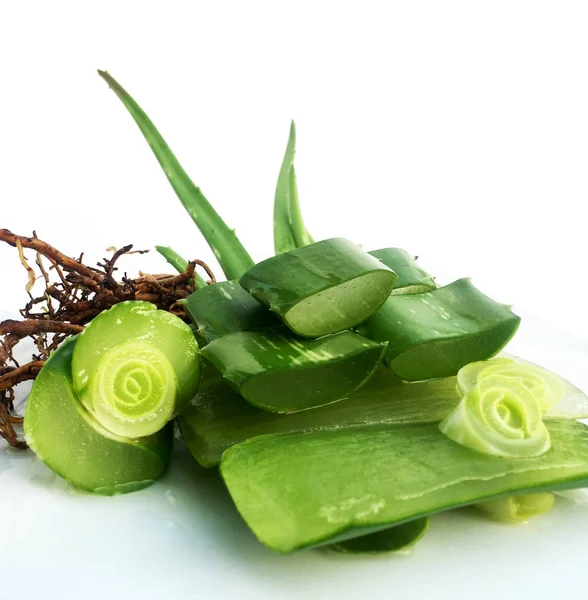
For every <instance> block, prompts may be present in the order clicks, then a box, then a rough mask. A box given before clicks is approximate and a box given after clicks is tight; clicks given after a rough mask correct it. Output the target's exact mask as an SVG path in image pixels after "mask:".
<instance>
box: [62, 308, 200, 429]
mask: <svg viewBox="0 0 588 600" xmlns="http://www.w3.org/2000/svg"><path fill="white" fill-rule="evenodd" d="M72 378H73V385H74V389H75V391H76V393H77V395H78V396H79V398H80V400H81V402H82V404H83V405H84V407H85V408H86V410H88V412H90V413H91V414H92V415H93V416H94V418H95V419H96V420H97V421H98V422H99V423H100V424H101V425H102V426H103V427H104V428H105V429H107V430H109V431H111V432H112V433H114V434H116V435H119V436H123V437H130V438H138V437H144V436H147V435H150V434H152V433H155V432H156V431H158V430H159V429H161V428H162V427H163V426H164V425H165V424H166V423H167V422H168V421H169V420H170V419H171V418H172V417H173V416H174V415H175V414H176V413H177V412H178V410H179V409H180V407H181V406H183V405H184V404H186V403H187V402H188V400H190V399H191V398H192V396H193V395H194V394H195V393H196V390H197V388H198V381H199V378H200V355H199V349H198V344H197V342H196V339H195V337H194V334H193V333H192V330H191V329H190V327H189V326H188V325H187V324H186V323H184V322H183V321H182V320H181V319H179V318H178V317H176V316H175V315H172V314H171V313H169V312H166V311H163V310H157V308H156V307H155V305H153V304H151V303H149V302H121V303H120V304H116V305H115V306H113V307H112V308H111V309H109V310H107V311H105V312H103V313H101V314H100V315H98V316H97V317H96V318H95V319H93V320H92V321H91V322H90V324H89V325H88V326H87V327H86V329H85V330H84V331H83V332H82V333H81V334H80V335H79V339H78V342H77V344H76V347H75V350H74V353H73V360H72Z"/></svg>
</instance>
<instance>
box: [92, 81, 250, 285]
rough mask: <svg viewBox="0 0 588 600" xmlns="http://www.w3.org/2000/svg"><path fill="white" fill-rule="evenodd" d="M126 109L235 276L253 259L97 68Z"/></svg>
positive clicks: (158, 137) (162, 143)
mask: <svg viewBox="0 0 588 600" xmlns="http://www.w3.org/2000/svg"><path fill="white" fill-rule="evenodd" d="M98 73H99V75H100V76H101V77H102V78H103V79H104V80H105V81H106V82H107V83H108V85H109V86H110V88H111V89H112V90H113V92H114V93H115V94H116V95H117V96H118V97H119V99H120V100H121V102H122V103H123V104H124V106H125V108H126V109H127V110H128V111H129V113H130V114H131V116H132V117H133V119H134V120H135V123H136V124H137V125H138V126H139V129H140V130H141V133H142V134H143V135H144V136H145V139H146V140H147V143H148V144H149V146H150V147H151V150H153V154H155V157H156V158H157V160H158V162H159V164H160V165H161V168H162V169H163V172H164V173H165V175H166V176H167V178H168V180H169V182H170V184H171V186H172V188H173V189H174V191H175V192H176V194H177V196H178V198H179V199H180V202H181V203H182V204H183V205H184V208H185V209H186V210H187V211H188V214H189V215H190V216H191V217H192V220H193V221H194V223H195V224H196V226H197V227H198V229H200V231H201V233H202V235H203V236H204V238H205V239H206V241H207V242H208V245H209V246H210V248H211V249H212V251H213V252H214V255H215V256H216V258H217V260H218V262H219V264H220V266H221V268H222V270H223V271H224V273H225V275H226V276H227V279H238V278H239V277H241V275H243V273H245V271H247V270H248V269H250V268H251V267H252V266H253V265H254V262H253V260H252V259H251V257H250V256H249V254H248V253H247V251H246V250H245V248H244V247H243V246H242V244H241V242H240V241H239V239H238V238H237V236H236V235H235V232H234V230H232V229H231V228H229V227H228V226H227V225H226V223H225V222H224V221H223V220H222V219H221V217H220V216H219V214H218V213H217V212H216V211H215V210H214V208H213V207H212V206H211V204H210V203H209V202H208V200H207V199H206V198H205V197H204V194H203V193H202V192H201V191H200V188H199V187H197V186H196V185H194V183H193V182H192V180H191V179H190V177H188V175H187V173H186V171H184V169H183V168H182V166H181V165H180V163H179V162H178V159H177V158H176V157H175V156H174V154H173V152H172V151H171V149H170V147H169V146H168V145H167V143H166V141H165V140H164V139H163V137H162V136H161V134H160V133H159V131H158V130H157V128H156V127H155V125H154V124H153V123H152V122H151V119H149V117H148V116H147V115H146V114H145V112H144V111H143V109H142V108H141V107H140V106H139V105H138V104H137V103H136V102H135V100H133V98H132V97H131V96H130V95H129V94H128V92H127V91H126V90H125V89H124V88H123V87H122V86H121V85H120V84H119V83H118V82H117V81H116V80H115V79H114V77H112V75H110V74H109V73H107V72H106V71H98Z"/></svg>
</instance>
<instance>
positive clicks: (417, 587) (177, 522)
mask: <svg viewBox="0 0 588 600" xmlns="http://www.w3.org/2000/svg"><path fill="white" fill-rule="evenodd" d="M523 323H524V324H523V326H522V328H521V331H520V332H519V335H518V336H517V338H516V339H515V341H514V342H513V344H512V345H511V346H509V351H511V352H513V353H516V354H520V355H523V356H525V357H526V358H528V359H530V360H533V361H536V362H538V363H540V364H542V365H544V366H546V367H548V368H552V369H554V370H556V371H558V372H560V373H561V374H562V375H564V376H566V377H569V379H570V380H571V381H573V382H574V383H575V384H576V385H578V386H580V387H582V388H583V389H587V388H588V378H587V377H588V374H587V373H586V372H585V365H586V364H588V344H586V343H585V342H583V341H581V340H575V339H572V338H569V337H567V336H561V335H559V334H558V333H557V332H556V331H554V330H553V329H551V328H549V326H547V325H545V324H543V323H540V322H538V321H535V320H533V319H529V318H527V319H524V321H523ZM0 515H2V516H1V517H0V518H1V519H2V521H1V532H2V534H1V536H0V559H1V560H0V580H2V582H3V586H4V587H3V588H1V590H0V599H1V600H4V599H5V598H6V599H9V598H14V599H17V598H18V599H19V600H28V599H33V598H34V599H35V600H37V599H38V598H49V599H52V598H56V599H57V598H59V599H60V600H70V599H71V600H74V599H76V600H78V599H79V598H84V600H86V599H88V600H93V599H101V600H102V599H109V600H110V599H113V600H118V599H119V598H120V599H122V598H124V599H135V598H141V600H151V599H160V598H162V597H165V598H174V599H176V598H177V599H182V600H184V599H196V598H211V599H216V598H218V599H224V598H231V599H232V598H235V599H241V598H256V599H265V598H267V599H272V600H273V599H282V598H284V599H299V598H337V599H345V598H369V599H373V598H378V599H379V598H392V597H395V596H397V597H402V599H403V600H405V599H412V598H414V599H427V598H433V597H445V594H447V596H451V597H452V599H461V598H470V597H472V594H473V593H475V597H476V599H477V600H479V599H486V598H488V599H489V598H495V597H498V596H500V597H508V598H514V597H520V598H527V597H533V598H544V597H550V596H553V594H555V593H558V594H561V592H562V591H563V590H569V589H572V587H573V586H575V585H582V580H583V579H584V575H583V573H584V571H585V565H584V558H583V557H584V556H585V555H586V553H587V552H588V536H587V535H586V534H585V532H586V531H588V506H586V505H574V504H573V503H572V502H570V501H567V500H565V499H562V498H560V499H558V503H557V505H556V508H555V509H554V510H553V511H552V512H551V513H550V514H548V515H546V516H545V517H539V518H537V519H535V520H533V521H531V522H530V523H528V524H526V525H521V526H508V525H502V524H498V523H493V522H490V521H487V520H485V519H484V518H483V517H481V516H479V515H478V514H477V513H475V512H474V511H472V510H468V509H464V510H461V511H454V512H453V513H448V514H444V515H439V516H437V517H434V518H433V519H432V524H431V528H430V531H429V533H428V534H427V535H426V536H425V537H424V539H423V540H422V541H421V542H419V544H417V546H416V547H415V548H414V549H413V550H412V551H411V552H410V553H409V554H403V555H398V556H389V557H377V558H373V557H371V558H363V557H361V558H358V557H353V556H345V555H338V554H332V553H329V552H327V551H324V550H322V551H306V552H300V553H298V554H294V555H290V556H281V555H278V554H275V553H273V552H272V551H270V550H268V549H266V548H265V547H263V546H262V545H261V544H260V543H258V542H257V541H256V539H255V538H254V536H253V534H252V533H251V532H250V531H249V530H248V528H247V527H246V526H245V524H244V523H243V522H242V520H241V518H240V517H239V515H238V514H237V512H236V510H235V508H234V506H233V505H232V502H231V500H230V498H229V496H228V494H227V492H226V490H225V488H224V485H223V483H222V481H221V480H220V478H219V476H218V475H217V473H216V471H215V470H211V471H206V470H203V469H201V468H199V467H198V466H197V465H196V464H195V463H194V461H193V460H192V459H191V457H190V456H189V454H188V453H187V451H186V450H185V448H184V447H183V446H182V445H181V444H180V445H179V447H178V448H177V449H176V452H175V456H174V459H173V461H172V465H171V468H170V470H169V472H168V473H167V474H166V476H165V477H164V478H163V479H162V480H161V481H160V482H158V483H156V484H155V485H153V486H152V487H150V488H148V489H146V490H143V491H140V492H136V493H133V494H129V495H125V496H117V497H114V498H104V497H99V496H93V495H90V494H86V493H82V492H78V491H75V490H73V489H72V488H70V487H69V486H68V485H67V484H66V483H65V482H64V481H63V480H61V479H60V478H59V477H58V476H56V475H54V474H53V473H52V472H51V471H50V470H49V469H48V468H47V467H45V466H44V465H43V464H42V463H40V462H39V461H37V460H36V458H35V457H34V456H33V454H32V453H30V452H17V451H13V450H9V449H5V448H4V449H2V450H0ZM506 590H508V592H506ZM505 594H506V595H505Z"/></svg>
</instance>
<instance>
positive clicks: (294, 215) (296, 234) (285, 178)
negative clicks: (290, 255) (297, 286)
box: [274, 121, 314, 254]
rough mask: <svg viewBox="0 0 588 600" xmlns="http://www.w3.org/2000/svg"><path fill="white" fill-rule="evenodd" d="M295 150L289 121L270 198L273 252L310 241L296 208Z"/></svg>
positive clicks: (294, 137)
mask: <svg viewBox="0 0 588 600" xmlns="http://www.w3.org/2000/svg"><path fill="white" fill-rule="evenodd" d="M295 154H296V125H294V121H292V123H291V125H290V136H289V137H288V145H287V147H286V153H285V154H284V160H283V161H282V166H281V167H280V174H279V176H278V184H277V186H276V195H275V200H274V248H275V252H276V254H282V252H289V251H290V250H295V249H296V248H300V247H302V246H307V245H308V244H312V243H314V240H313V239H312V237H311V235H310V234H309V233H308V231H307V230H306V227H305V225H304V221H303V220H302V212H301V211H300V202H299V200H298V185H297V183H296V173H295V171H294V156H295Z"/></svg>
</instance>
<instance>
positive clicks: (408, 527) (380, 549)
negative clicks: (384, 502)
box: [329, 517, 429, 554]
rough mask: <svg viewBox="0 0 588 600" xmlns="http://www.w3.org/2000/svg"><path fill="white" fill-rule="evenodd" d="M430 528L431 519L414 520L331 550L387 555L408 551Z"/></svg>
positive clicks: (333, 546) (349, 541)
mask: <svg viewBox="0 0 588 600" xmlns="http://www.w3.org/2000/svg"><path fill="white" fill-rule="evenodd" d="M428 528H429V518H428V517H423V518H422V519H414V521H408V522H407V523H401V524H400V525H396V527H390V528H389V529H382V530H381V531H376V533H370V534H368V535H362V536H359V537H356V538H351V539H347V540H343V541H341V542H337V543H336V544H331V545H330V546H329V548H330V549H331V550H335V551H337V552H343V553H345V554H385V553H388V552H399V551H401V550H408V548H410V547H411V546H413V545H414V544H416V543H417V542H418V541H419V540H420V539H421V538H422V537H423V536H424V535H425V533H426V531H427V529H428Z"/></svg>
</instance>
